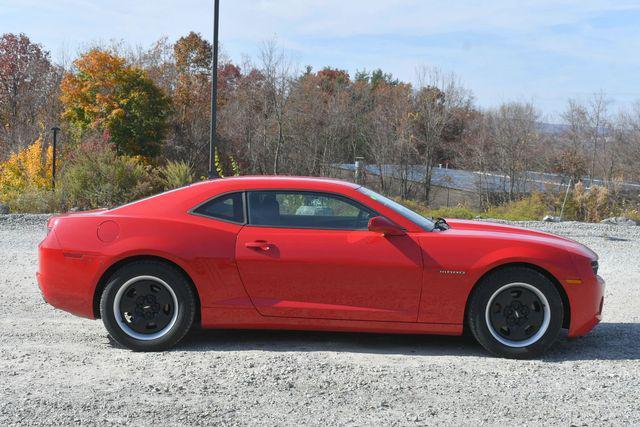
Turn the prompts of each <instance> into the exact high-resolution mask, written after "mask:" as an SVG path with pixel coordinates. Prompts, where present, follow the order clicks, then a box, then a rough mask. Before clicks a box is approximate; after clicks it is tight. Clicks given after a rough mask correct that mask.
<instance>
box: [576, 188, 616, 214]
mask: <svg viewBox="0 0 640 427" xmlns="http://www.w3.org/2000/svg"><path fill="white" fill-rule="evenodd" d="M572 199H573V203H574V205H575V210H576V215H577V218H576V219H578V220H579V221H587V222H597V221H600V220H602V219H603V218H605V217H606V216H610V215H611V213H612V211H613V210H612V205H613V201H612V199H611V196H610V194H609V190H608V189H607V188H606V187H601V186H598V185H594V186H592V187H591V188H590V189H588V190H587V189H585V188H584V186H583V185H582V183H581V182H579V183H577V184H576V185H575V187H574V189H573V196H572Z"/></svg>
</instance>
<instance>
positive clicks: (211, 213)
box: [193, 193, 244, 224]
mask: <svg viewBox="0 0 640 427" xmlns="http://www.w3.org/2000/svg"><path fill="white" fill-rule="evenodd" d="M193 213H195V214H198V215H203V216H208V217H210V218H215V219H220V220H223V221H229V222H237V223H240V224H242V223H244V201H243V197H242V193H231V194H225V195H222V196H219V197H216V198H215V199H212V200H209V201H208V202H206V203H204V204H202V205H200V206H198V207H197V208H195V209H194V210H193Z"/></svg>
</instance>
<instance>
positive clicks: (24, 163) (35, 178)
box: [0, 139, 53, 206]
mask: <svg viewBox="0 0 640 427" xmlns="http://www.w3.org/2000/svg"><path fill="white" fill-rule="evenodd" d="M43 154H44V155H43ZM52 157H53V150H52V148H51V147H47V148H46V149H45V150H43V148H42V143H41V141H40V139H38V140H37V141H36V142H34V143H33V144H32V145H30V146H29V147H27V148H25V149H24V150H22V151H19V152H17V153H15V154H12V155H11V157H9V159H8V160H7V161H6V162H4V163H2V164H0V202H3V203H7V204H8V205H9V206H11V205H12V204H13V203H14V200H15V199H16V198H17V197H18V196H20V195H21V194H23V193H25V192H34V191H37V190H47V189H50V188H51V162H52Z"/></svg>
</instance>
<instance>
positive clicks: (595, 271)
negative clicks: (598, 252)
mask: <svg viewBox="0 0 640 427" xmlns="http://www.w3.org/2000/svg"><path fill="white" fill-rule="evenodd" d="M591 269H592V270H593V274H595V275H597V274H598V261H591Z"/></svg>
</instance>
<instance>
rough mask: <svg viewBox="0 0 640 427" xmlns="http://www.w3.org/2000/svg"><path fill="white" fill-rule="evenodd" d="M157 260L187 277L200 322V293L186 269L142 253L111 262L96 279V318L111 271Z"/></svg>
mask: <svg viewBox="0 0 640 427" xmlns="http://www.w3.org/2000/svg"><path fill="white" fill-rule="evenodd" d="M150 260H152V261H159V262H162V263H164V264H167V265H169V266H171V267H173V268H175V269H176V270H177V271H179V272H180V273H181V274H182V275H183V276H184V278H185V279H187V283H189V286H191V290H192V291H193V294H194V295H195V297H196V318H195V323H196V324H197V325H199V324H200V314H201V310H200V295H199V294H198V289H197V288H196V286H195V284H194V283H193V280H192V279H191V277H190V276H189V274H187V272H186V271H184V269H183V268H182V267H180V266H179V265H178V264H176V263H175V262H173V261H169V260H168V259H166V258H162V257H158V256H151V255H142V256H134V257H129V258H125V259H122V260H120V261H118V262H116V263H115V264H113V265H112V266H110V267H109V268H108V269H107V270H106V271H105V272H104V273H103V274H102V276H101V277H100V280H98V284H97V285H96V289H95V291H94V293H93V315H94V317H95V318H96V319H99V318H100V298H101V297H102V292H104V288H105V287H106V286H107V283H109V278H111V276H112V275H113V273H115V272H116V270H118V269H119V268H121V267H124V266H125V265H128V264H133V263H135V262H138V261H150Z"/></svg>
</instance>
